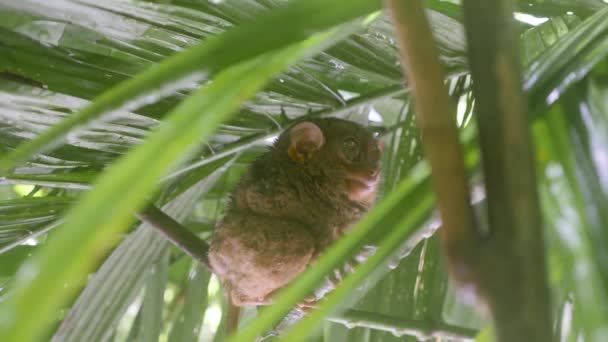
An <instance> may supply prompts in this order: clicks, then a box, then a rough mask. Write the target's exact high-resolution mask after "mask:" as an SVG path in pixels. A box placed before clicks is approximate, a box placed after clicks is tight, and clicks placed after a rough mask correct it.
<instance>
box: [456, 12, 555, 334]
mask: <svg viewBox="0 0 608 342" xmlns="http://www.w3.org/2000/svg"><path fill="white" fill-rule="evenodd" d="M512 5H513V1H509V0H496V1H487V0H464V2H463V8H464V18H465V29H466V33H467V42H468V44H467V48H468V54H469V64H470V67H471V74H472V76H473V92H474V94H475V99H476V112H477V116H476V117H477V122H478V125H479V141H480V145H481V152H482V163H483V170H484V177H485V183H486V196H487V203H488V223H489V230H490V238H489V240H488V241H486V242H485V243H484V248H483V251H482V255H481V258H480V272H479V273H480V277H481V279H480V282H481V286H482V287H483V293H484V295H485V297H486V300H487V302H488V304H489V307H490V312H491V315H492V319H493V321H494V326H495V329H494V330H495V334H496V337H497V340H498V341H500V342H506V341H538V342H544V341H551V340H552V330H551V315H550V308H549V290H548V285H547V272H546V265H545V254H544V240H543V232H542V222H541V214H540V206H539V202H538V195H537V192H536V189H537V184H536V179H535V171H534V157H533V153H534V148H533V145H532V138H531V135H530V130H529V125H530V121H529V115H528V113H527V103H526V101H525V97H524V96H523V93H522V90H521V79H520V71H519V64H518V63H519V62H518V61H519V54H518V46H517V43H518V40H517V36H516V35H515V29H514V23H513V21H514V20H513V13H512V7H511V6H512Z"/></svg>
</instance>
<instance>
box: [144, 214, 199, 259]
mask: <svg viewBox="0 0 608 342" xmlns="http://www.w3.org/2000/svg"><path fill="white" fill-rule="evenodd" d="M137 217H138V218H139V219H140V220H142V221H143V222H145V223H147V224H149V225H150V226H152V227H153V228H154V229H156V231H157V232H159V233H160V234H161V235H163V236H164V237H166V238H167V240H169V241H170V242H171V243H172V244H174V245H175V246H176V247H177V248H179V249H180V250H181V251H182V252H184V253H185V254H187V255H189V256H190V257H192V259H194V260H196V261H198V262H199V263H200V264H201V265H203V266H205V267H206V268H207V269H208V270H211V267H210V266H209V259H208V258H207V253H208V252H209V245H208V244H207V243H206V242H205V241H203V240H201V238H199V237H198V236H197V235H196V234H194V233H192V232H191V231H190V230H188V229H187V228H186V227H184V226H182V225H181V224H180V223H179V222H177V221H175V220H174V219H173V218H171V216H169V215H167V214H165V213H164V212H163V211H162V210H160V209H158V208H157V207H155V206H153V205H150V206H148V207H147V208H146V209H144V210H143V211H141V212H140V213H138V214H137Z"/></svg>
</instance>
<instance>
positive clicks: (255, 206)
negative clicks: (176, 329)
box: [209, 119, 382, 305]
mask: <svg viewBox="0 0 608 342" xmlns="http://www.w3.org/2000/svg"><path fill="white" fill-rule="evenodd" d="M381 153H382V145H381V144H380V143H379V142H378V141H377V140H376V139H375V138H374V137H373V136H372V134H370V133H369V132H368V131H367V130H365V129H364V128H363V127H362V126H360V125H358V124H355V123H353V122H350V121H346V120H340V119H315V120H310V121H305V122H301V123H299V124H296V125H294V126H293V127H291V128H290V129H289V130H287V131H286V132H284V133H283V134H281V136H280V137H279V138H278V140H277V142H276V143H275V145H274V146H273V148H272V149H271V150H270V151H269V152H268V153H266V154H265V155H263V156H262V157H260V158H259V159H258V160H257V161H256V162H254V163H253V164H252V166H251V167H250V169H249V170H248V171H247V173H246V174H245V176H244V177H243V179H242V180H241V183H240V184H239V185H238V186H237V188H236V189H235V191H234V193H233V198H232V201H231V203H230V204H229V206H228V208H227V211H226V215H225V217H224V218H223V219H222V220H221V221H220V222H219V223H218V225H217V227H216V231H215V233H214V237H213V240H212V242H211V247H210V251H209V261H210V264H211V266H212V268H213V270H214V272H215V273H216V274H217V275H218V277H219V278H220V279H221V280H222V282H223V283H224V284H225V286H226V288H227V289H228V291H229V293H230V296H231V300H232V302H233V303H234V304H235V305H262V304H269V303H270V302H271V297H272V295H273V294H274V293H275V292H276V290H278V289H280V288H282V287H283V286H285V285H286V284H288V283H289V282H290V281H292V280H293V279H294V278H295V277H297V276H298V275H299V274H300V273H301V272H302V271H303V270H304V269H305V268H306V266H307V265H308V264H310V263H311V262H312V261H313V260H314V259H315V258H316V257H317V256H318V255H319V254H321V253H322V252H323V251H324V249H325V248H326V247H327V246H328V245H329V244H331V243H333V242H334V241H335V240H336V239H337V238H339V237H340V236H342V235H343V234H344V233H346V232H347V231H348V229H349V228H350V227H351V226H352V225H353V224H354V223H355V222H356V221H357V220H359V219H360V218H361V216H362V215H363V214H364V213H365V212H366V211H367V210H368V209H369V208H370V207H371V205H372V203H373V201H374V199H375V196H376V189H377V185H378V173H379V168H380V156H381ZM351 266H352V265H351ZM347 267H349V266H347ZM342 277H343V276H342V271H339V272H338V273H337V275H336V277H335V279H334V282H335V281H339V280H340V279H342ZM330 284H332V282H330ZM330 287H331V286H330ZM321 292H322V291H321ZM326 292H327V291H326Z"/></svg>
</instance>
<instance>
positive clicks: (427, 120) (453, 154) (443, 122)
mask: <svg viewBox="0 0 608 342" xmlns="http://www.w3.org/2000/svg"><path fill="white" fill-rule="evenodd" d="M386 6H387V7H388V9H389V10H390V14H391V17H392V20H393V24H394V25H395V30H396V37H397V42H398V44H399V48H400V49H399V50H400V53H401V60H402V63H401V66H402V68H403V73H404V75H405V76H406V77H407V79H408V84H410V86H411V88H412V93H413V95H414V97H413V98H414V103H415V106H416V119H417V123H418V127H419V129H420V133H421V135H422V141H423V148H424V153H425V157H426V158H427V159H428V161H429V163H430V165H431V170H432V171H431V172H432V174H431V177H432V182H433V188H434V191H435V195H436V199H437V206H438V208H439V212H440V216H441V220H442V222H443V223H442V226H443V227H442V229H441V230H440V234H441V241H442V245H443V250H444V254H445V255H446V257H447V258H446V259H447V260H446V261H447V265H448V269H449V270H450V272H451V274H452V276H453V277H454V278H455V280H456V281H457V283H458V284H459V285H461V288H467V289H468V288H472V289H475V285H476V284H477V282H476V281H475V279H473V277H474V275H475V274H474V271H475V267H474V264H475V263H476V260H477V259H478V258H477V256H478V252H479V246H480V237H479V234H478V232H477V230H476V224H475V219H474V216H473V210H472V208H471V205H470V198H469V188H468V182H467V174H466V169H465V164H464V158H463V152H462V148H461V145H460V142H459V139H458V130H457V128H456V122H455V115H454V109H453V106H452V104H451V102H450V98H449V95H448V91H447V89H446V87H445V85H444V83H443V78H444V76H443V70H442V67H441V64H440V63H439V57H438V53H437V50H436V48H435V45H434V40H433V36H432V34H431V30H430V28H429V23H428V20H427V18H426V15H425V13H424V10H423V8H422V5H421V3H420V1H419V0H387V1H386Z"/></svg>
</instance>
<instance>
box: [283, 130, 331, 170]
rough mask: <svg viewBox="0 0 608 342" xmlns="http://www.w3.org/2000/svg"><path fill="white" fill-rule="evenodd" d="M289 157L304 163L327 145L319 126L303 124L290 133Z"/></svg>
mask: <svg viewBox="0 0 608 342" xmlns="http://www.w3.org/2000/svg"><path fill="white" fill-rule="evenodd" d="M289 138H290V142H289V149H287V153H288V154H289V157H290V158H291V159H292V160H294V161H297V162H300V163H302V162H304V161H306V160H308V158H310V156H311V155H312V154H313V153H314V152H315V151H317V150H318V149H320V148H321V147H322V146H323V144H325V137H324V136H323V132H321V129H320V128H319V126H317V125H315V124H314V123H312V122H301V123H299V124H297V125H295V126H293V128H292V129H291V130H290V131H289Z"/></svg>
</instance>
